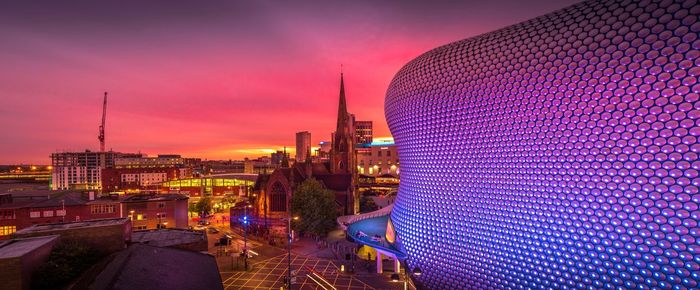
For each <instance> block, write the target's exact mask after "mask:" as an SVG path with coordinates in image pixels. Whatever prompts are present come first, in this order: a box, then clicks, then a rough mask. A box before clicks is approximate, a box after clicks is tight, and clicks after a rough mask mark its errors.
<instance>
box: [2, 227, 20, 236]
mask: <svg viewBox="0 0 700 290" xmlns="http://www.w3.org/2000/svg"><path fill="white" fill-rule="evenodd" d="M16 231H17V227H16V226H0V236H8V235H11V234H13V233H14V232H16Z"/></svg>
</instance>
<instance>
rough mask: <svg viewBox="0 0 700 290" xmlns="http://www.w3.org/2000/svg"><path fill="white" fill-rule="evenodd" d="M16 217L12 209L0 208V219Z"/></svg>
mask: <svg viewBox="0 0 700 290" xmlns="http://www.w3.org/2000/svg"><path fill="white" fill-rule="evenodd" d="M16 218H17V217H16V216H15V210H13V209H6V210H0V220H13V219H16Z"/></svg>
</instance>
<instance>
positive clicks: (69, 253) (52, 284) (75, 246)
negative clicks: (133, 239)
mask: <svg viewBox="0 0 700 290" xmlns="http://www.w3.org/2000/svg"><path fill="white" fill-rule="evenodd" d="M104 256H105V253H104V252H102V251H100V250H98V249H95V248H93V247H91V246H89V245H87V244H84V243H81V242H77V241H68V242H63V241H62V242H59V243H58V244H57V245H56V246H55V247H54V248H53V250H51V254H49V258H48V259H47V261H46V262H44V263H43V264H41V265H40V266H39V267H38V268H37V270H36V271H35V272H34V273H33V274H32V277H33V278H32V289H63V288H64V286H65V285H67V284H69V283H70V282H71V281H72V280H73V279H75V278H76V277H78V276H80V274H82V273H83V272H84V271H85V270H87V269H88V268H90V267H91V266H92V265H93V264H95V263H96V262H97V261H99V260H100V259H102V257H104Z"/></svg>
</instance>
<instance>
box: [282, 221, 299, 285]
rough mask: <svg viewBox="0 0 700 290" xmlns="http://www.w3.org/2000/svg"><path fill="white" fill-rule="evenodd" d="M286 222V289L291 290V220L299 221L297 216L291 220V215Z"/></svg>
mask: <svg viewBox="0 0 700 290" xmlns="http://www.w3.org/2000/svg"><path fill="white" fill-rule="evenodd" d="M282 220H283V221H284V220H286V221H287V289H290V290H291V289H292V220H295V221H296V220H299V217H298V216H295V217H293V218H292V216H291V213H290V216H289V217H288V218H283V219H282Z"/></svg>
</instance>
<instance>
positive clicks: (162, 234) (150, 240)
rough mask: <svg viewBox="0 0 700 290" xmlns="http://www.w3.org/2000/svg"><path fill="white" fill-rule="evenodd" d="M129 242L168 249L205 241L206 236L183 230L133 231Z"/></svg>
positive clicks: (202, 233)
mask: <svg viewBox="0 0 700 290" xmlns="http://www.w3.org/2000/svg"><path fill="white" fill-rule="evenodd" d="M131 241H132V242H134V243H142V244H147V245H151V246H156V247H169V246H175V245H181V244H190V243H196V242H201V241H206V234H205V233H204V232H203V231H195V230H185V229H159V230H148V231H135V232H132V233H131Z"/></svg>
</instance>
